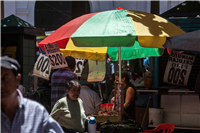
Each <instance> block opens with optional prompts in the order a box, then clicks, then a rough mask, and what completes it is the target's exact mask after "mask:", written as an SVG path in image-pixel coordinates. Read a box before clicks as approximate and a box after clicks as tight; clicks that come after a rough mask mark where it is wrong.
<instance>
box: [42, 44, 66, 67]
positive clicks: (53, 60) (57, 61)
mask: <svg viewBox="0 0 200 133" xmlns="http://www.w3.org/2000/svg"><path fill="white" fill-rule="evenodd" d="M44 48H45V51H46V54H47V57H48V58H49V62H50V64H51V67H52V69H58V68H62V67H68V64H67V62H66V60H65V58H64V57H63V55H62V53H61V52H60V49H59V47H58V44H57V43H53V44H47V45H44Z"/></svg>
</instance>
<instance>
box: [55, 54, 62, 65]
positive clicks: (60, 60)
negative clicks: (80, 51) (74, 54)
mask: <svg viewBox="0 0 200 133" xmlns="http://www.w3.org/2000/svg"><path fill="white" fill-rule="evenodd" d="M56 57H57V59H58V62H59V63H60V64H61V65H62V58H61V57H60V56H59V54H56Z"/></svg>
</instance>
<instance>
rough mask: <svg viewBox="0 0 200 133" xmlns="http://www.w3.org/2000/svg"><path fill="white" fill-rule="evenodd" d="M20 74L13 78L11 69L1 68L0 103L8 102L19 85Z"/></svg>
mask: <svg viewBox="0 0 200 133" xmlns="http://www.w3.org/2000/svg"><path fill="white" fill-rule="evenodd" d="M20 80H21V74H18V75H17V77H15V75H14V73H13V70H12V69H6V68H1V101H5V100H9V99H10V98H11V96H13V94H15V92H16V89H17V86H18V85H19V84H20Z"/></svg>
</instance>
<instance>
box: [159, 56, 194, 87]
mask: <svg viewBox="0 0 200 133" xmlns="http://www.w3.org/2000/svg"><path fill="white" fill-rule="evenodd" d="M194 60H195V56H193V55H188V54H178V53H174V52H172V53H171V54H170V56H169V59H168V62H167V66H166V69H165V74H164V77H163V82H166V83H170V84H177V85H184V86H187V83H188V79H189V75H190V71H191V69H192V65H193V63H194Z"/></svg>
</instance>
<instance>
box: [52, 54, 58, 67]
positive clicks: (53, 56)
mask: <svg viewBox="0 0 200 133" xmlns="http://www.w3.org/2000/svg"><path fill="white" fill-rule="evenodd" d="M52 57H54V59H55V63H56V66H58V65H59V63H58V62H57V58H56V56H55V55H52Z"/></svg>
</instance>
